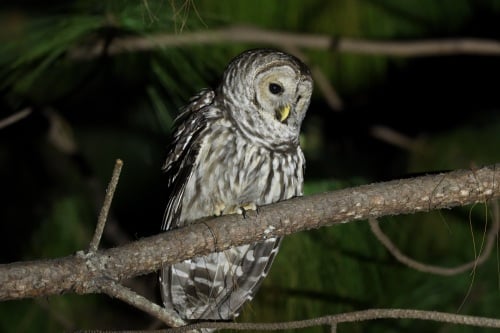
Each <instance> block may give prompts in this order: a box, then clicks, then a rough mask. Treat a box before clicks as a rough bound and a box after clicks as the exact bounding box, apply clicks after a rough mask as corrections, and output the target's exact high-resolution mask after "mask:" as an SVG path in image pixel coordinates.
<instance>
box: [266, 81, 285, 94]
mask: <svg viewBox="0 0 500 333" xmlns="http://www.w3.org/2000/svg"><path fill="white" fill-rule="evenodd" d="M269 91H270V92H271V94H273V95H278V94H281V93H282V92H283V87H282V86H280V85H279V84H276V83H269Z"/></svg>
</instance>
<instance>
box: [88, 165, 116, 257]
mask: <svg viewBox="0 0 500 333" xmlns="http://www.w3.org/2000/svg"><path fill="white" fill-rule="evenodd" d="M122 166H123V162H122V160H120V159H117V160H116V162H115V168H114V169H113V176H112V177H111V181H110V182H109V184H108V188H107V189H106V196H105V197H104V203H103V205H102V208H101V212H100V213H99V218H98V219H97V226H96V228H95V231H94V236H93V237H92V241H91V242H90V246H89V251H88V252H89V253H94V252H96V251H97V249H98V248H99V243H100V242H101V237H102V232H103V231H104V226H105V225H106V220H107V218H108V212H109V208H110V207H111V202H112V201H113V195H114V194H115V190H116V186H117V185H118V180H119V179H120V172H121V171H122Z"/></svg>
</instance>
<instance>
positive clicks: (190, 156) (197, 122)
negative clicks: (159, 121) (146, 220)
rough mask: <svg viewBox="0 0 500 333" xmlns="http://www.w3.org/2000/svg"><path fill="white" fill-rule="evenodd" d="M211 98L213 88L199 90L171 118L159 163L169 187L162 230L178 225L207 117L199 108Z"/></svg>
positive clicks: (201, 108)
mask: <svg viewBox="0 0 500 333" xmlns="http://www.w3.org/2000/svg"><path fill="white" fill-rule="evenodd" d="M214 98H215V92H214V91H213V90H210V89H204V90H202V91H200V92H199V93H198V94H197V95H195V96H194V97H193V98H191V99H190V100H189V104H188V105H187V106H186V107H185V108H184V110H183V111H182V113H181V114H180V115H179V116H178V117H177V118H176V120H175V122H176V129H175V132H174V135H173V139H172V142H171V143H170V145H169V147H168V149H167V159H166V160H165V163H164V164H163V167H162V170H163V171H164V172H165V173H166V174H167V177H168V188H169V197H168V203H167V208H166V209H165V215H164V217H163V224H162V230H169V229H172V228H175V227H177V226H178V225H177V223H178V221H179V217H180V213H181V205H182V197H183V193H184V188H185V186H186V183H187V181H188V179H189V176H190V175H191V172H192V169H193V165H194V162H195V161H196V156H197V155H198V151H199V149H200V145H201V142H200V140H199V138H200V134H201V133H202V132H203V130H204V129H205V128H206V127H207V118H206V117H205V115H204V112H203V111H204V110H205V109H206V108H208V107H210V105H212V103H213V102H214Z"/></svg>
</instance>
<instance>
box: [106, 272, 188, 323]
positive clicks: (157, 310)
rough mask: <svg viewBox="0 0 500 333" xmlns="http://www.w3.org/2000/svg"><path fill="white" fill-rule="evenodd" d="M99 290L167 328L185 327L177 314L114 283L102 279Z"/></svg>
mask: <svg viewBox="0 0 500 333" xmlns="http://www.w3.org/2000/svg"><path fill="white" fill-rule="evenodd" d="M100 288H101V291H102V292H104V293H105V294H107V295H109V296H111V297H114V298H117V299H119V300H121V301H123V302H125V303H128V304H130V305H132V306H134V307H136V308H137V309H140V310H142V311H144V312H146V313H148V314H150V315H151V316H153V317H155V318H158V319H160V320H161V321H163V322H164V323H165V324H167V325H169V326H173V327H177V326H184V325H186V322H184V321H183V320H182V319H181V318H180V317H179V315H178V314H176V313H173V312H169V311H168V310H167V309H166V308H164V307H161V306H159V305H157V304H155V303H153V302H151V301H150V300H148V299H147V298H145V297H143V296H141V295H139V294H137V293H136V292H134V291H132V290H130V289H128V288H126V287H124V286H122V285H120V284H118V283H116V282H114V281H111V280H107V279H103V280H102V281H100Z"/></svg>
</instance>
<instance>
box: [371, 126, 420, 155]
mask: <svg viewBox="0 0 500 333" xmlns="http://www.w3.org/2000/svg"><path fill="white" fill-rule="evenodd" d="M370 133H371V135H372V136H373V137H374V138H376V139H378V140H380V141H383V142H386V143H388V144H391V145H393V146H396V147H400V148H402V149H405V150H409V151H418V148H419V145H418V141H417V140H415V139H412V138H410V137H408V136H405V135H404V134H402V133H399V132H397V131H395V130H394V129H392V128H389V127H387V126H382V125H375V126H373V127H372V128H371V130H370Z"/></svg>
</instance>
